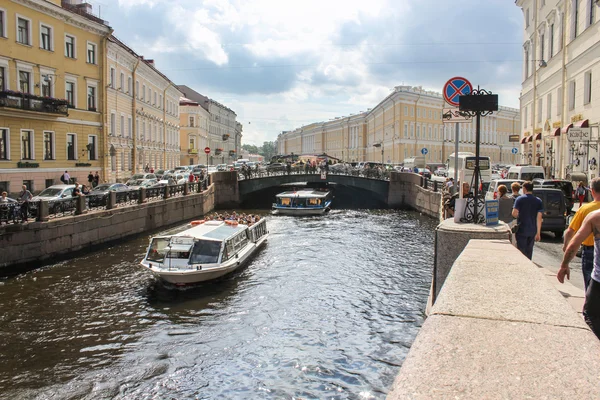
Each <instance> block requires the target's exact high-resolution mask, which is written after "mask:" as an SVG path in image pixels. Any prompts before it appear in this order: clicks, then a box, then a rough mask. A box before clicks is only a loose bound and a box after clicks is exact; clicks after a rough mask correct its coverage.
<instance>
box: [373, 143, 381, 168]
mask: <svg viewBox="0 0 600 400" xmlns="http://www.w3.org/2000/svg"><path fill="white" fill-rule="evenodd" d="M373 147H381V165H382V166H383V142H379V143H373Z"/></svg>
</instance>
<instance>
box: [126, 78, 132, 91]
mask: <svg viewBox="0 0 600 400" xmlns="http://www.w3.org/2000/svg"><path fill="white" fill-rule="evenodd" d="M127 94H131V77H128V78H127Z"/></svg>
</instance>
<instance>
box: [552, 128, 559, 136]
mask: <svg viewBox="0 0 600 400" xmlns="http://www.w3.org/2000/svg"><path fill="white" fill-rule="evenodd" d="M550 136H560V128H556V129H555V130H554V132H552V133H551V134H550Z"/></svg>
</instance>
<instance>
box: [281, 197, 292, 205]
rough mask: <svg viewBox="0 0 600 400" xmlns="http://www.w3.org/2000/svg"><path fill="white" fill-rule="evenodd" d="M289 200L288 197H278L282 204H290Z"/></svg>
mask: <svg viewBox="0 0 600 400" xmlns="http://www.w3.org/2000/svg"><path fill="white" fill-rule="evenodd" d="M291 200H292V199H290V198H289V197H282V198H281V199H280V203H279V204H281V205H282V206H289V205H290V204H291Z"/></svg>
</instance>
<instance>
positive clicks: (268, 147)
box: [258, 142, 277, 160]
mask: <svg viewBox="0 0 600 400" xmlns="http://www.w3.org/2000/svg"><path fill="white" fill-rule="evenodd" d="M258 154H260V155H261V156H263V157H265V160H270V159H271V157H273V156H274V155H276V154H277V147H276V146H275V142H264V143H263V145H262V147H261V148H260V149H259V151H258Z"/></svg>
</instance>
